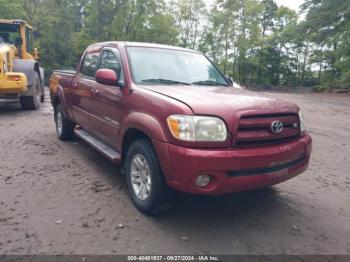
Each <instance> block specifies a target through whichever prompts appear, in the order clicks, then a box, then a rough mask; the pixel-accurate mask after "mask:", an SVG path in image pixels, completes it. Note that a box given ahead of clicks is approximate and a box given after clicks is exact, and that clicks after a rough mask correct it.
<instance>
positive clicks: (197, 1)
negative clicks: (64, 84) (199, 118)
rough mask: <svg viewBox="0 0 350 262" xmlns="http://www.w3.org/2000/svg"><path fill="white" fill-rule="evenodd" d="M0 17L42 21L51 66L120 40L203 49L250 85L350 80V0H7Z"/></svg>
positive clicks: (321, 85) (344, 83)
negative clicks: (290, 0)
mask: <svg viewBox="0 0 350 262" xmlns="http://www.w3.org/2000/svg"><path fill="white" fill-rule="evenodd" d="M0 18H21V19H25V20H27V21H28V22H29V23H31V24H32V25H33V26H34V27H35V35H36V39H35V44H36V46H37V47H39V48H40V51H41V62H42V63H43V65H44V66H45V68H46V69H47V70H48V72H50V71H51V70H54V69H58V68H71V67H74V66H75V64H76V63H77V59H78V58H79V56H80V55H81V53H82V52H83V50H84V49H85V47H86V46H87V45H89V44H91V43H94V42H97V41H110V40H120V41H141V42H154V43H160V44H170V45H176V46H182V47H187V48H191V49H196V50H199V51H201V52H204V53H205V54H206V55H207V56H209V57H210V58H211V59H212V60H213V61H214V62H215V63H216V64H218V65H219V66H220V68H221V69H222V70H223V71H224V73H225V74H226V75H229V76H231V77H233V78H234V79H235V80H236V81H237V82H239V83H241V84H244V85H251V86H258V87H267V86H309V87H315V88H318V89H331V88H348V87H349V86H350V1H349V0H305V2H304V4H303V5H302V7H301V12H300V13H296V12H295V11H294V10H291V9H289V8H287V7H283V6H278V5H277V4H276V3H275V1H274V0H213V1H210V4H208V3H206V2H205V1H203V0H12V1H8V0H0ZM145 63H147V62H145ZM145 66H147V65H145Z"/></svg>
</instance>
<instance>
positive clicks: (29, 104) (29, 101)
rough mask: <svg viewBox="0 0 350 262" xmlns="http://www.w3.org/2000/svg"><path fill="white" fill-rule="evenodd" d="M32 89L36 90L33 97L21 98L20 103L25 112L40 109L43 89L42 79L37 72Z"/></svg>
mask: <svg viewBox="0 0 350 262" xmlns="http://www.w3.org/2000/svg"><path fill="white" fill-rule="evenodd" d="M32 88H33V89H34V95H33V96H21V97H20V100H19V101H20V103H21V107H22V109H24V110H38V109H39V108H40V101H41V91H40V90H41V87H40V77H39V74H38V73H37V72H35V74H34V82H33V86H32Z"/></svg>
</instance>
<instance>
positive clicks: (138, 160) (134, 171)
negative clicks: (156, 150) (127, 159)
mask: <svg viewBox="0 0 350 262" xmlns="http://www.w3.org/2000/svg"><path fill="white" fill-rule="evenodd" d="M130 172H131V185H132V189H133V190H134V193H135V195H136V196H137V198H138V199H140V200H146V199H147V198H148V197H149V195H150V193H151V186H152V180H151V170H150V168H149V166H148V163H147V160H146V159H145V157H144V156H143V155H141V154H136V155H135V156H134V157H133V158H132V160H131V166H130Z"/></svg>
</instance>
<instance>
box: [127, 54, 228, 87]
mask: <svg viewBox="0 0 350 262" xmlns="http://www.w3.org/2000/svg"><path fill="white" fill-rule="evenodd" d="M127 52H128V56H129V61H130V66H131V73H132V77H133V80H134V82H135V83H136V84H169V85H176V84H177V85H182V84H183V85H189V84H193V85H224V86H227V85H228V83H227V81H226V80H225V78H224V76H223V75H222V74H221V73H220V72H219V70H218V69H217V68H216V67H215V66H214V65H213V64H212V63H211V62H210V61H209V60H208V59H207V58H206V57H205V56H204V55H202V54H198V53H192V52H187V51H180V50H171V49H161V48H148V47H128V48H127Z"/></svg>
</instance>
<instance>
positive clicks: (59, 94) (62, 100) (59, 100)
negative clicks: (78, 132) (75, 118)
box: [52, 85, 70, 119]
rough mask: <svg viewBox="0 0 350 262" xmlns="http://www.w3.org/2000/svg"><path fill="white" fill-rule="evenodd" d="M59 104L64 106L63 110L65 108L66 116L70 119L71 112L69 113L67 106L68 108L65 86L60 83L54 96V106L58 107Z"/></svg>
mask: <svg viewBox="0 0 350 262" xmlns="http://www.w3.org/2000/svg"><path fill="white" fill-rule="evenodd" d="M59 104H60V105H61V106H62V110H63V113H64V115H65V117H66V118H68V119H70V117H69V114H68V110H67V108H68V104H67V100H66V97H65V95H64V91H63V87H62V86H60V85H58V86H57V87H56V90H55V93H54V94H53V96H52V105H53V107H54V108H56V106H57V105H59Z"/></svg>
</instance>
